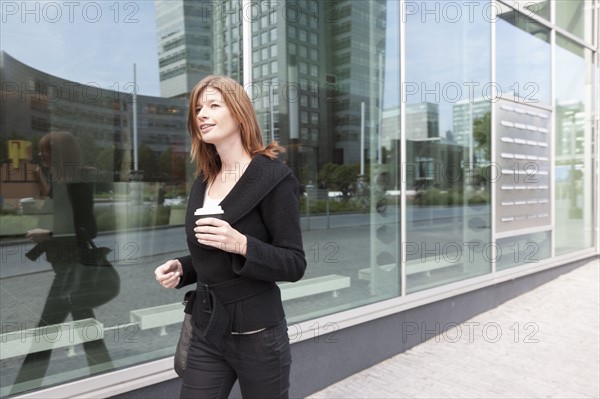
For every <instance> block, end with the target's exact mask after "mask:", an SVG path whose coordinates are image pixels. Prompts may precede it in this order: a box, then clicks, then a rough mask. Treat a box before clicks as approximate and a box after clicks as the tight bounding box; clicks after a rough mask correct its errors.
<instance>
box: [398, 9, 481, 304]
mask: <svg viewBox="0 0 600 399" xmlns="http://www.w3.org/2000/svg"><path fill="white" fill-rule="evenodd" d="M419 4H424V3H414V5H415V7H418V6H419ZM455 4H458V3H455ZM486 5H487V2H485V1H482V2H479V3H478V6H479V7H480V9H482V8H485V6H486ZM467 11H468V10H466V9H465V10H462V12H461V14H462V15H463V16H464V15H468V13H467ZM485 17H486V18H484V16H482V15H481V14H479V17H478V18H474V19H469V18H462V19H459V20H454V19H452V20H449V19H448V18H442V19H437V18H435V16H434V15H429V14H425V13H424V12H423V13H412V14H411V15H409V16H408V18H407V22H406V39H405V40H406V82H405V84H404V85H403V89H404V96H405V102H406V146H407V147H406V154H407V160H406V161H407V162H406V164H407V168H406V169H407V170H406V174H407V175H406V181H407V183H406V189H407V197H408V198H407V201H408V202H407V215H406V217H407V221H406V223H407V225H406V257H407V262H408V263H407V265H406V274H407V290H408V292H412V291H417V290H422V289H425V288H429V287H433V286H437V285H440V284H445V283H448V282H450V281H456V280H461V279H465V278H469V277H473V276H477V275H480V274H483V273H487V272H489V271H490V270H491V264H490V258H489V256H488V255H487V250H488V249H489V246H490V239H491V229H490V225H491V223H490V221H491V214H490V185H489V179H488V178H487V176H488V174H489V167H490V120H491V118H490V115H491V105H490V101H491V97H490V94H489V91H488V89H489V86H490V84H489V83H490V73H491V72H490V62H491V53H490V24H489V17H487V16H485Z"/></svg>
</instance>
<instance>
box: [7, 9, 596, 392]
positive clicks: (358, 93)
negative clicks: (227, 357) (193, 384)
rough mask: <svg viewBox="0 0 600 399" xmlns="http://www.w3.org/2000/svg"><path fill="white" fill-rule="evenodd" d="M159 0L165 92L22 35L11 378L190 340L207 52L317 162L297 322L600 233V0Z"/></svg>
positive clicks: (417, 291)
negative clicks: (80, 63)
mask: <svg viewBox="0 0 600 399" xmlns="http://www.w3.org/2000/svg"><path fill="white" fill-rule="evenodd" d="M15 4H16V3H15ZM52 4H54V3H52ZM56 4H58V3H56ZM128 4H129V3H128ZM131 4H137V3H135V2H131ZM146 4H147V3H146ZM244 4H245V5H244ZM153 5H154V7H153V10H154V14H153V15H154V17H155V19H154V20H153V21H151V23H152V29H153V31H154V34H155V37H156V38H157V39H158V41H157V44H158V48H157V51H156V54H155V55H156V57H155V59H154V62H156V63H157V65H158V66H159V73H158V74H159V76H157V77H156V78H157V79H158V80H159V81H160V95H158V93H154V95H152V96H151V95H146V94H143V95H142V94H141V93H138V91H137V90H132V88H133V86H131V88H129V87H121V86H119V88H120V89H121V90H116V91H115V90H114V87H107V88H100V87H99V86H98V85H94V84H81V83H77V82H75V81H73V80H71V79H72V78H71V77H70V76H63V75H60V76H55V75H54V74H49V73H47V72H45V70H44V68H43V67H39V66H36V68H33V67H32V66H30V65H28V62H25V61H24V60H21V59H19V58H18V57H14V56H12V55H11V54H10V50H7V51H6V52H4V51H3V52H2V54H1V58H0V67H1V71H0V79H1V85H2V92H1V93H0V94H1V95H2V98H1V105H2V106H1V107H0V133H1V135H2V136H1V146H0V155H1V161H2V164H1V167H2V170H1V172H2V174H1V178H2V185H1V192H0V194H1V203H2V210H1V214H0V218H1V226H2V229H1V237H0V247H1V249H2V260H1V264H0V266H1V267H0V312H1V313H0V317H1V323H0V324H1V331H0V334H1V337H0V338H1V340H0V345H1V348H0V362H1V369H2V373H1V375H0V396H3V397H4V396H9V395H13V394H19V393H23V392H28V391H35V390H39V389H43V388H45V387H50V386H57V385H58V386H59V385H61V384H65V383H67V382H72V381H77V380H84V379H85V378H88V377H90V376H99V378H102V376H103V375H104V374H105V373H107V372H109V371H115V370H123V372H127V369H128V368H129V367H131V366H134V365H140V364H145V363H148V362H151V361H155V360H159V359H164V358H168V357H169V356H172V355H173V353H174V348H175V345H176V342H177V339H178V336H179V329H180V325H181V321H182V320H183V311H182V306H181V299H182V295H183V292H181V291H176V290H166V289H163V288H161V287H159V286H158V285H157V284H156V282H155V280H154V274H153V272H154V269H155V268H156V266H158V265H159V264H161V263H162V262H164V261H166V260H167V259H171V258H173V257H176V256H181V255H182V254H185V253H186V251H187V246H186V242H185V235H184V231H183V215H184V211H185V206H186V201H187V195H188V192H189V188H190V186H191V183H192V182H193V180H194V178H195V177H194V174H193V169H194V167H193V165H191V164H190V162H189V150H190V145H189V138H188V134H187V131H186V117H187V99H186V96H187V95H188V93H189V92H190V91H191V89H192V87H193V86H194V85H195V84H196V83H197V81H198V80H199V79H200V78H202V77H203V76H205V75H207V74H210V73H219V74H226V75H229V76H231V77H233V78H235V79H237V80H238V81H240V82H241V83H243V84H244V86H245V87H246V89H248V90H249V91H251V98H252V99H253V102H254V106H255V109H256V112H257V115H258V119H259V122H260V125H261V129H262V132H263V138H264V140H265V141H266V142H269V141H271V140H278V141H279V142H280V143H281V144H282V145H283V146H284V147H286V149H287V151H286V153H284V154H282V155H281V157H282V159H283V160H284V161H285V162H286V163H287V164H288V166H289V167H290V168H291V169H292V171H293V172H294V173H295V175H296V176H297V178H298V179H299V181H300V183H301V184H302V196H301V199H300V214H301V224H302V229H303V239H304V249H305V252H306V258H307V262H308V268H307V272H306V275H305V277H304V278H303V279H302V280H301V281H300V282H298V283H294V284H291V283H280V289H281V291H282V298H283V300H284V306H285V310H286V314H287V318H288V322H289V323H290V331H292V332H298V331H300V332H301V331H302V329H301V328H298V326H303V325H304V324H303V323H307V325H308V326H309V327H307V328H311V329H312V328H315V327H313V326H314V325H315V324H316V323H321V321H322V320H326V319H325V318H323V317H324V316H328V315H337V316H339V315H340V314H343V312H347V311H353V312H356V313H357V314H359V313H361V312H364V310H363V309H366V308H365V306H366V305H370V306H376V305H378V304H380V303H382V304H384V303H388V301H389V300H391V301H398V302H397V303H398V304H404V303H409V302H410V301H411V300H413V299H414V298H417V297H418V298H427V296H428V295H433V293H439V292H448V293H449V294H448V295H451V294H450V293H451V292H453V290H455V289H456V288H457V287H464V286H467V285H470V286H473V285H474V284H479V285H478V286H477V287H479V288H481V287H485V286H486V285H491V284H494V283H495V282H497V281H498V280H499V279H502V278H505V276H510V273H513V272H521V273H529V272H534V271H535V270H534V269H532V266H541V267H543V266H544V265H546V264H548V265H549V264H550V262H551V261H554V260H555V259H556V258H557V257H558V256H561V257H564V258H565V259H576V258H577V256H583V255H582V254H588V255H589V254H593V253H596V254H597V253H598V248H596V247H595V246H596V245H597V237H596V236H595V234H597V229H598V222H597V216H598V212H599V209H598V195H597V191H598V187H597V186H596V184H597V182H598V176H597V171H595V169H594V165H595V164H597V162H598V159H597V157H598V133H597V132H598V103H599V98H598V96H599V95H598V92H599V90H598V52H597V50H598V49H597V47H596V46H597V42H596V41H594V32H596V33H597V32H598V28H597V26H595V24H596V21H597V15H598V11H597V8H596V7H597V1H590V0H587V1H584V0H582V1H560V0H556V1H551V0H538V1H528V2H519V1H514V2H509V1H499V0H480V1H475V2H452V1H435V2H434V1H432V2H422V1H397V0H369V1H355V0H337V1H318V0H287V1H282V2H275V3H273V2H257V1H250V2H248V3H242V2H241V1H235V0H227V1H223V2H219V3H214V2H210V1H188V0H178V1H159V0H156V1H155V2H154V4H153ZM3 7H4V6H3ZM15 10H16V9H15ZM15 10H13V9H12V8H11V9H6V10H4V11H7V14H6V15H5V16H4V17H3V18H7V19H10V18H13V17H14V18H16V19H15V21H16V22H15V23H16V24H17V25H18V24H19V21H20V20H21V19H20V18H21V17H20V16H19V14H18V11H19V10H17V11H15ZM43 10H44V8H40V13H41V14H40V15H41V16H42V17H44V15H45V16H46V17H49V16H52V15H53V14H49V12H50V11H51V10H50V9H49V8H48V9H47V10H46V13H45V14H44V11H43ZM110 10H111V11H112V9H110ZM30 11H31V10H30ZM13 12H14V14H13ZM15 15H16V17H15ZM109 15H111V16H112V15H113V14H109ZM17 17H18V18H17ZM88 17H89V15H88ZM8 22H9V24H8V25H7V26H8V27H10V22H11V21H10V20H8ZM146 22H147V21H146ZM154 24H155V26H154ZM246 24H249V26H247V25H246ZM3 30H4V28H3ZM244 32H249V33H247V35H248V36H244V35H245V33H244ZM3 36H4V35H3ZM6 37H7V38H11V37H12V38H13V39H10V40H16V39H14V38H15V36H10V35H6ZM2 40H3V42H2V43H3V46H5V43H8V42H7V40H9V39H4V38H3V39H2ZM246 44H251V46H245V45H246ZM112 45H113V46H116V47H118V46H119V45H120V44H119V43H113V44H112ZM6 48H10V46H8V45H6ZM96 56H97V57H98V58H100V57H105V56H104V55H100V54H97V55H96ZM107 57H110V55H109V56H107ZM72 58H73V59H74V60H75V61H77V60H78V54H76V53H74V54H72ZM244 60H245V61H246V62H244ZM248 60H251V62H247V61H248ZM41 65H43V61H42V64H41ZM247 65H249V66H250V67H249V68H250V69H251V70H250V71H249V70H246V69H245V68H246V66H247ZM96 67H97V69H98V70H101V69H102V65H101V64H100V63H98V64H97V66H96ZM248 72H251V73H250V74H248ZM245 74H246V76H250V77H251V81H246V82H243V79H244V75H245ZM595 232H596V233H595ZM507 278H508V277H507ZM394 303H396V302H394ZM361 314H362V313H361ZM325 324H326V325H321V326H317V327H316V328H320V329H322V331H324V332H332V331H335V330H336V329H337V328H339V326H338V325H337V324H335V323H333V322H330V323H325ZM306 338H307V336H305V337H303V338H301V339H306ZM298 339H300V338H298Z"/></svg>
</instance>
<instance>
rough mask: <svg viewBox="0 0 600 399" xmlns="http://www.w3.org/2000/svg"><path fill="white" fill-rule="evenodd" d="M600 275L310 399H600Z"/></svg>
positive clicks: (547, 287)
mask: <svg viewBox="0 0 600 399" xmlns="http://www.w3.org/2000/svg"><path fill="white" fill-rule="evenodd" d="M599 268H600V262H599V260H598V258H596V259H595V260H593V261H591V262H589V263H587V264H586V265H584V266H581V267H579V268H577V269H575V270H573V271H571V272H569V273H567V274H564V275H561V276H559V277H557V278H556V279H554V280H552V281H550V282H548V283H546V284H544V285H543V286H540V287H537V288H536V289H533V290H531V291H529V292H527V293H525V294H523V295H520V296H518V297H516V298H513V299H511V300H510V301H507V302H505V303H503V304H502V305H500V306H498V307H497V308H495V309H491V310H489V311H487V312H484V313H482V314H480V315H477V316H475V317H473V318H472V319H470V320H468V321H467V322H465V323H479V328H478V329H475V334H473V335H470V334H466V333H465V332H467V331H469V330H468V326H469V324H465V323H462V324H461V325H460V326H459V327H460V329H461V330H455V331H453V330H448V331H446V332H445V333H444V334H441V336H439V337H436V338H432V339H430V340H428V341H427V342H425V343H423V344H421V345H418V346H416V347H413V348H412V349H410V350H408V351H407V352H404V353H402V354H399V355H397V356H394V357H392V358H390V359H388V360H385V361H383V362H381V363H380V364H377V365H375V366H373V367H371V368H369V369H366V370H363V371H361V372H359V373H357V374H355V375H353V376H350V377H349V378H346V379H345V380H343V381H340V382H338V383H336V384H334V385H331V386H329V387H327V388H325V389H324V390H322V391H320V392H317V393H315V394H313V395H311V396H309V399H321V398H599V397H600V274H599ZM486 323H497V326H499V327H498V329H499V331H501V333H502V336H499V337H496V336H495V335H494V331H493V329H492V328H491V327H490V328H489V329H488V330H487V333H484V332H483V331H482V330H483V328H481V327H482V326H485V325H486ZM517 323H518V324H517ZM471 325H472V324H471ZM492 325H496V324H490V326H492ZM458 331H462V333H463V334H462V335H461V336H458V335H457V333H458ZM496 339H497V342H494V341H496Z"/></svg>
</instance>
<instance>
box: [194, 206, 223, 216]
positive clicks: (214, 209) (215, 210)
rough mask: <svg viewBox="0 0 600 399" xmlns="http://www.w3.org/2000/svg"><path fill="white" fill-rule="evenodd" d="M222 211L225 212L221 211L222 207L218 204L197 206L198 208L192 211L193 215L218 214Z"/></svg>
mask: <svg viewBox="0 0 600 399" xmlns="http://www.w3.org/2000/svg"><path fill="white" fill-rule="evenodd" d="M223 213H225V212H223V208H221V206H220V205H217V206H213V207H210V208H198V209H196V212H194V215H196V216H205V215H220V214H223Z"/></svg>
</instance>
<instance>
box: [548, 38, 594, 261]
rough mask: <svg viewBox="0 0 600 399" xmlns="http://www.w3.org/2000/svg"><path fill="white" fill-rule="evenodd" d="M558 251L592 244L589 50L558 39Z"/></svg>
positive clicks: (591, 123)
mask: <svg viewBox="0 0 600 399" xmlns="http://www.w3.org/2000/svg"><path fill="white" fill-rule="evenodd" d="M556 44H557V45H556V73H557V76H559V77H560V78H558V79H556V139H555V141H556V162H555V164H556V168H555V182H556V191H555V193H556V197H555V203H556V206H555V210H556V213H555V221H556V223H555V224H556V229H555V231H556V245H555V247H556V253H557V254H562V253H566V252H571V251H574V250H577V249H583V248H589V247H591V246H592V238H593V217H592V200H593V188H592V187H593V173H592V171H593V154H592V148H593V147H594V146H593V144H592V143H593V135H592V126H593V118H592V115H593V114H592V112H593V105H592V104H593V103H592V95H591V93H593V92H594V83H593V66H592V65H593V64H592V55H591V52H590V51H589V50H587V49H584V48H583V47H581V46H580V45H578V44H576V43H573V42H571V41H570V40H568V39H566V38H564V37H562V36H560V35H557V40H556Z"/></svg>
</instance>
